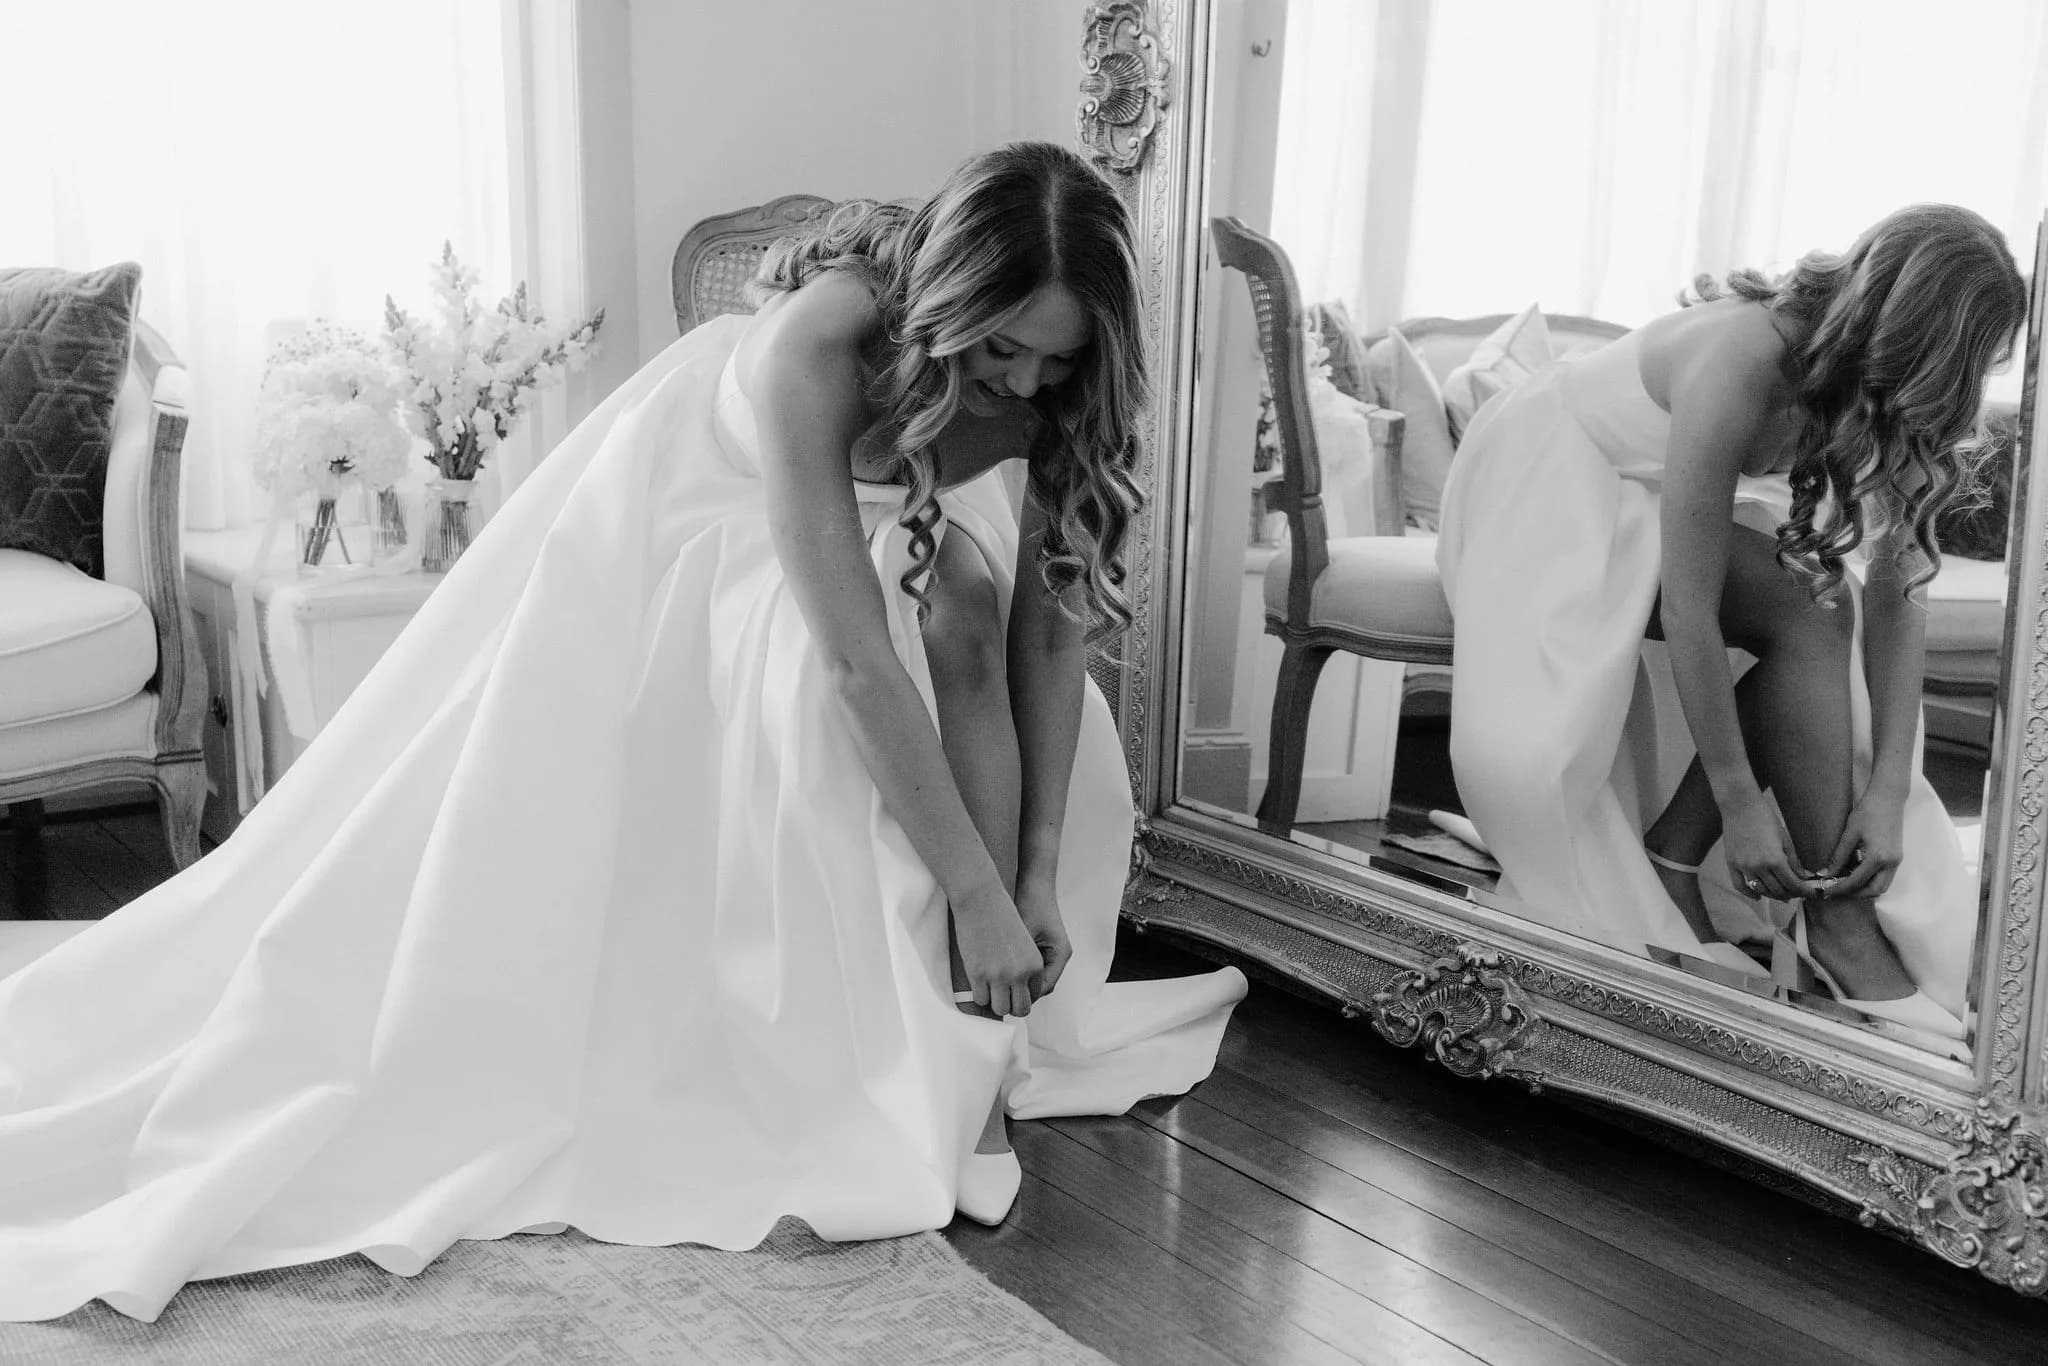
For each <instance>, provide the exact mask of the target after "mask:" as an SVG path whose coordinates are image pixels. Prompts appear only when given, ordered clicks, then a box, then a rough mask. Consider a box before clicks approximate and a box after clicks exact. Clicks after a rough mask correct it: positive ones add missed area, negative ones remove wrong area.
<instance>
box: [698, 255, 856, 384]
mask: <svg viewBox="0 0 2048 1366" xmlns="http://www.w3.org/2000/svg"><path fill="white" fill-rule="evenodd" d="M881 321H882V315H881V309H880V307H879V306H878V305H877V304H876V302H875V295H874V291H873V290H871V289H870V288H868V286H867V284H866V283H865V282H863V281H862V280H861V279H860V278H859V277H858V276H855V275H853V274H851V273H849V272H847V271H843V270H830V271H824V272H822V273H820V274H819V275H818V276H817V277H815V278H814V279H812V280H810V281H809V282H807V283H806V284H805V285H804V286H803V287H802V288H801V289H796V290H792V291H790V292H789V293H787V294H779V295H776V296H775V297H774V298H772V299H770V300H769V301H768V303H767V304H766V305H765V306H763V308H762V309H761V312H760V314H759V315H758V321H757V323H756V325H755V326H754V328H753V329H752V330H751V331H750V332H749V333H748V334H747V337H746V338H745V340H743V341H742V342H741V343H740V348H739V356H738V358H737V360H736V361H735V363H734V364H735V367H736V369H737V370H738V378H739V381H740V387H741V388H742V389H751V388H752V387H753V386H754V384H755V383H756V381H757V380H758V378H759V377H760V376H761V374H762V372H763V370H764V367H775V366H779V365H784V364H791V363H794V364H796V365H799V366H801V367H802V368H804V369H807V370H808V369H812V368H814V367H815V365H816V364H817V363H818V362H820V361H825V362H827V363H832V362H837V363H839V364H844V363H845V362H847V361H852V362H854V363H856V364H857V363H858V361H859V358H860V355H861V351H862V348H864V347H865V346H867V345H868V344H869V343H870V342H871V341H872V340H873V338H874V336H875V334H876V333H877V332H878V331H879V330H880V328H881ZM834 368H837V367H836V366H835V367H834Z"/></svg>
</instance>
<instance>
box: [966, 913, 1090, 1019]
mask: <svg viewBox="0 0 2048 1366" xmlns="http://www.w3.org/2000/svg"><path fill="white" fill-rule="evenodd" d="M953 934H954V938H955V939H956V940H957V941H958V943H959V945H960V963H961V966H962V967H964V968H965V969H966V970H967V984H968V985H969V986H970V987H972V988H973V989H974V1000H975V1004H977V1005H981V1006H986V1007H987V1008H988V1009H989V1010H990V1011H992V1012H993V1013H994V1014H995V1015H996V1016H997V1017H999V1018H1001V1017H1006V1016H1010V1015H1029V1014H1030V1013H1031V1002H1032V1000H1033V999H1034V997H1035V996H1036V995H1037V994H1039V993H1036V992H1034V991H1033V986H1034V985H1035V984H1036V983H1037V982H1038V980H1039V978H1040V975H1041V974H1042V973H1043V972H1044V971H1045V956H1044V955H1043V954H1042V953H1041V952H1040V951H1039V947H1038V942H1037V940H1036V939H1035V938H1034V935H1033V932H1032V931H1031V930H1028V929H1026V928H1025V925H1024V920H1023V917H1022V916H1021V915H1019V914H1018V910H1017V903H1016V902H1014V901H1012V900H1011V899H1010V898H1009V896H1008V895H1007V894H1005V893H1004V891H1003V889H1002V888H1001V887H1000V886H998V885H994V884H991V885H990V886H989V887H988V888H987V889H986V890H983V891H977V892H973V893H970V894H968V895H967V896H965V897H961V898H957V899H955V900H954V902H953ZM1062 937H1064V935H1063V936H1062Z"/></svg>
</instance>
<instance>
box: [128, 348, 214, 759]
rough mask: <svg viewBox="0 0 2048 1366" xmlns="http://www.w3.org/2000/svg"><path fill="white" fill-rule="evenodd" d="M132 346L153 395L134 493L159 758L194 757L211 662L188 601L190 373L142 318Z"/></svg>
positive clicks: (141, 375) (202, 723)
mask: <svg viewBox="0 0 2048 1366" xmlns="http://www.w3.org/2000/svg"><path fill="white" fill-rule="evenodd" d="M134 348H135V350H134V358H133V360H132V361H131V362H130V364H131V365H132V366H133V367H134V369H135V370H136V371H137V372H138V374H139V376H140V377H141V378H142V380H143V381H144V383H145V384H146V385H147V386H148V390H149V419H148V424H149V425H148V432H147V439H146V442H145V443H144V450H145V457H144V458H145V461H146V464H145V466H144V468H143V470H142V471H141V472H140V473H141V477H140V479H139V480H138V485H139V486H138V488H137V490H136V492H137V494H138V496H139V498H140V500H141V506H140V508H139V510H138V511H139V515H138V517H137V518H136V523H135V531H136V539H137V551H138V559H139V563H140V568H141V577H142V584H141V588H140V590H139V591H140V592H141V594H142V600H143V601H144V602H145V603H147V604H148V606H149V613H150V616H151V617H152V618H153V619H154V620H155V622H156V642H157V651H156V657H157V673H156V685H155V686H156V692H157V698H158V700H157V716H156V746H157V753H158V755H159V757H162V756H165V755H171V754H181V753H185V752H188V751H189V752H191V753H194V754H196V753H198V752H199V747H200V743H201V737H202V734H203V730H204V726H205V717H206V701H207V698H206V664H205V661H204V658H203V657H202V656H201V654H200V649H199V632H198V630H197V628H196V627H195V626H194V624H193V621H192V613H191V610H190V604H189V602H188V601H187V598H186V595H185V556H184V507H183V500H182V497H181V494H182V479H181V475H182V472H183V468H184V452H185V428H186V424H187V421H188V419H187V416H186V399H187V395H188V393H189V388H188V381H187V379H186V374H185V367H184V366H183V365H182V364H180V363H179V361H178V358H177V356H176V355H175V354H174V353H173V352H172V351H171V348H170V346H169V345H168V344H166V343H165V341H164V339H163V338H162V337H161V336H159V335H157V332H156V330H155V329H154V328H152V327H150V326H149V325H148V324H147V323H144V322H141V321H139V320H138V321H137V322H136V324H135V342H134Z"/></svg>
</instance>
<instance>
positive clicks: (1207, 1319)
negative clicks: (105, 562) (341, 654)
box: [0, 814, 2048, 1366]
mask: <svg viewBox="0 0 2048 1366" xmlns="http://www.w3.org/2000/svg"><path fill="white" fill-rule="evenodd" d="M39 842H40V847H41V855H40V857H39V858H30V859H26V860H24V859H23V858H22V857H21V856H20V855H19V853H18V852H17V850H16V849H15V848H14V844H15V841H14V840H13V839H11V838H10V837H9V836H7V835H6V834H4V833H0V918H5V917H8V916H12V915H16V914H19V913H20V910H21V906H20V902H19V898H20V896H21V892H22V886H23V882H24V876H23V875H24V871H25V864H26V865H34V864H40V874H39V876H40V879H41V881H42V882H43V884H44V890H43V895H44V896H46V897H47V909H48V911H49V912H50V913H51V914H55V915H59V916H63V917H66V918H83V917H96V916H98V915H102V914H104V913H106V912H107V911H109V910H111V909H113V908H114V907H115V906H117V905H119V904H121V903H122V902H123V901H125V900H127V899H128V898H130V897H133V896H135V895H136V894H138V893H139V892H141V891H142V890H144V889H146V888H147V887H149V886H151V885H153V883H154V882H155V881H156V880H157V879H158V878H160V877H162V876H163V875H164V874H165V873H166V872H167V871H168V867H169V864H168V861H167V859H166V858H165V856H164V854H163V852H162V839H161V835H160V834H159V833H158V831H157V829H156V825H155V820H154V818H153V817H152V816H149V815H147V814H125V815H116V816H109V817H104V818H101V819H97V820H71V821H66V820H60V819H57V818H54V817H53V818H52V820H51V823H50V824H49V825H48V826H47V827H46V828H45V829H44V830H43V832H42V835H41V837H40V841H39ZM26 871H27V872H28V873H29V874H30V875H32V876H36V875H38V874H36V869H35V868H34V867H28V868H27V869H26ZM1126 938H1127V942H1126V944H1125V945H1124V947H1123V949H1122V950H1121V951H1120V956H1119V966H1118V972H1119V975H1129V976H1155V975H1161V974H1167V973H1178V972H1186V971H1193V970H1199V969H1201V968H1203V967H1206V966H1207V965H1206V964H1204V963H1202V962H1200V961H1199V960H1196V959H1193V958H1190V957H1186V956H1183V955H1182V954H1181V953H1179V952H1178V951H1176V950H1175V949H1174V948H1173V947H1172V946H1170V945H1168V944H1164V943H1162V942H1159V941H1158V939H1157V937H1156V936H1127V937H1126ZM1013 1137H1014V1140H1015V1143H1016V1146H1017V1149H1018V1152H1019V1153H1020V1155H1021V1156H1022V1159H1023V1163H1024V1169H1025V1178H1024V1191H1023V1194H1022V1195H1021V1196H1020V1197H1019V1199H1018V1202H1017V1207H1016V1209H1015V1210H1014V1211H1013V1212H1012V1214H1011V1216H1010V1218H1009V1220H1008V1222H1006V1223H1005V1224H1004V1225H1003V1226H1002V1227H1001V1228H997V1229H984V1228H982V1227H980V1226H979V1225H975V1224H971V1223H968V1222H966V1221H964V1220H961V1221H957V1222H956V1223H955V1224H954V1225H953V1226H952V1227H950V1228H948V1229H947V1230H946V1236H947V1237H948V1238H949V1239H950V1240H951V1241H952V1243H953V1245H954V1246H955V1247H957V1248H959V1249H960V1251H961V1252H962V1253H963V1254H965V1255H966V1257H967V1258H968V1260H969V1261H971V1262H972V1263H973V1264H974V1265H975V1266H977V1267H979V1268H980V1269H981V1270H982V1271H983V1272H984V1273H985V1274H987V1275H988V1276H990V1277H991V1278H992V1279H993V1280H995V1281H996V1282H997V1283H998V1284H1000V1285H1002V1286H1003V1287H1005V1288H1006V1289H1008V1290H1010V1291H1011V1292H1012V1293H1014V1294H1016V1295H1018V1296H1020V1297H1022V1298H1023V1299H1025V1300H1026V1301H1028V1302H1030V1303H1031V1304H1033V1305H1035V1306H1036V1307H1037V1308H1038V1309H1039V1310H1040V1311H1041V1312H1043V1313H1045V1314H1046V1315H1047V1316H1048V1317H1050V1318H1051V1319H1052V1320H1053V1321H1054V1322H1055V1323H1057V1324H1059V1325H1060V1326H1061V1327H1062V1328H1064V1329H1066V1331H1068V1332H1069V1333H1071V1334H1073V1335H1074V1336H1075V1337H1077V1338H1079V1339H1080V1340H1081V1341H1083V1342H1086V1343H1088V1344H1089V1345H1091V1346H1093V1347H1095V1348H1096V1349H1097V1350H1099V1351H1101V1352H1102V1353H1103V1354H1104V1355H1106V1356H1108V1357H1110V1358H1111V1359H1112V1360H1115V1361H1118V1362H1123V1363H1151V1362H1157V1363H1162V1364H1164V1363H1171V1364H1172V1366H1182V1364H1183V1363H1204V1362H1243V1363H1254V1364H1256V1366H1269V1364H1270V1363H1285V1362H1373V1363H1391V1364H1395V1366H1406V1364H1407V1363H1431V1362H1460V1363H1471V1362H1492V1363H1501V1364H1502V1366H1538V1364H1541V1363H1551V1362H1624V1363H1637V1362H1640V1363H1645V1364H1646V1366H1652V1364H1654V1366H1666V1364H1667V1363H1671V1364H1674V1366H1675V1364H1681V1363H1692V1362H1740V1363H1744V1364H1745V1366H1778V1364H1779V1363H1795V1362H1815V1363H1851V1362H1875V1363H1885V1364H1886V1366H1929V1364H1931V1363H1965V1362H1987V1363H1989V1362H1996V1363H2030V1362H2048V1304H2044V1303H2042V1302H2038V1301H2029V1300H2023V1299H2021V1298H2019V1297H2018V1296H2015V1295H2013V1294H2011V1293H2009V1292H2006V1291H2001V1290H1998V1289H1995V1288H1993V1287H1991V1286H1990V1285H1988V1284H1987V1283H1985V1282H1983V1281H1981V1280H1980V1279H1978V1278H1977V1277H1975V1276H1974V1275H1970V1274H1967V1273H1964V1272H1960V1271H1956V1270H1954V1269H1952V1268H1950V1267H1948V1266H1946V1265H1944V1264H1942V1263H1941V1262H1939V1261H1937V1260H1936V1259H1935V1258H1933V1257H1931V1256H1928V1255H1927V1254H1925V1253H1922V1252H1919V1251H1917V1250H1915V1249H1912V1248H1909V1247H1906V1246H1904V1245H1901V1244H1898V1243H1895V1242H1893V1241H1891V1240H1889V1239H1887V1238H1885V1237H1883V1236H1881V1235H1879V1234H1876V1233H1873V1232H1870V1231H1867V1230H1864V1229H1861V1228H1858V1227H1857V1226H1856V1225H1855V1224H1854V1223H1852V1222H1849V1221H1848V1220H1845V1219H1842V1218H1839V1217H1837V1216H1835V1215H1833V1214H1829V1213H1825V1212H1823V1211H1821V1210H1818V1209H1814V1208H1810V1207H1808V1206H1807V1205H1804V1204H1802V1203H1800V1202H1799V1201H1797V1200H1795V1199H1793V1198H1791V1197H1789V1196H1787V1195H1785V1194H1782V1193H1779V1192H1776V1191H1773V1190H1769V1189H1766V1188H1765V1187H1763V1186H1762V1185H1759V1184H1757V1183H1755V1182H1752V1181H1750V1180H1746V1179H1744V1178H1742V1177H1740V1176H1737V1175H1734V1174H1732V1173H1730V1172H1728V1171H1724V1170H1721V1169H1719V1168H1718V1167H1716V1166H1713V1165H1709V1164H1708V1163H1707V1162H1704V1161H1702V1160H1700V1159H1698V1158H1696V1157H1692V1156H1687V1155H1684V1154H1681V1153H1679V1152H1676V1151H1673V1150H1672V1149H1671V1148H1668V1147H1666V1146H1665V1145H1664V1144H1663V1143H1660V1142H1655V1141H1652V1140H1650V1139H1648V1138H1646V1137H1643V1136H1640V1135H1638V1134H1636V1133H1634V1132H1630V1131H1628V1130H1627V1129H1625V1128H1623V1127H1620V1126H1619V1125H1617V1124H1615V1123H1610V1122H1608V1121H1607V1120H1605V1119H1603V1118H1600V1117H1597V1116H1595V1115H1591V1114H1588V1113H1585V1112H1582V1111H1580V1110H1578V1109H1576V1108H1574V1107H1572V1106H1570V1105H1568V1104H1566V1103H1564V1102H1562V1101H1560V1100H1555V1099H1550V1098H1547V1097H1538V1096H1532V1095H1530V1094H1528V1093H1527V1092H1526V1091H1524V1090H1522V1089H1521V1088H1519V1087H1518V1086H1515V1085H1513V1084H1511V1083H1505V1082H1485V1083H1480V1082H1468V1081H1459V1080H1457V1079H1456V1078H1453V1077H1452V1076H1450V1075H1449V1074H1448V1073H1446V1072H1444V1071H1443V1070H1442V1069H1440V1068H1437V1067H1435V1066H1434V1065H1433V1064H1429V1063H1425V1062H1424V1061H1423V1060H1422V1059H1421V1058H1420V1057H1419V1056H1418V1055H1416V1054H1414V1053H1412V1052H1403V1051H1401V1050H1398V1049H1395V1048H1392V1047H1391V1046H1389V1045H1387V1044H1385V1043H1384V1042H1382V1041H1380V1040H1379V1039H1378V1038H1377V1037H1376V1036H1375V1035H1373V1034H1372V1033H1371V1032H1370V1031H1369V1030H1368V1029H1367V1028H1365V1027H1364V1026H1363V1025H1359V1024H1355V1023H1350V1022H1347V1021H1344V1020H1342V1019H1340V1018H1339V1017H1338V1016H1337V1015H1336V1013H1335V1012H1334V1011H1332V1010H1330V1009H1328V1008H1327V1007H1325V1006H1322V1005H1320V1004H1317V1003H1312V1002H1307V1001H1302V1000H1297V999H1296V998H1294V997H1292V996H1290V995H1288V994H1286V993H1284V992H1282V991H1280V990H1278V989H1276V988H1274V987H1271V986H1267V985H1259V986H1255V987H1254V988H1253V991H1252V995H1251V997H1250V999H1249V1000H1247V1001H1246V1002H1245V1003H1244V1005H1243V1006H1241V1007H1240V1008H1239V1010H1238V1012H1237V1014H1236V1016H1235V1018H1234V1019H1233V1021H1232V1024H1231V1028H1230V1032H1229V1035H1228V1037H1227V1038H1226V1040H1225V1043H1224V1047H1223V1052H1222V1056H1221V1058H1220V1060H1219V1063H1218V1066H1217V1069H1216V1071H1215V1073H1214V1074H1213V1075H1212V1076H1211V1077H1210V1078H1209V1079H1208V1080H1207V1081H1205V1082H1203V1083H1202V1084H1201V1085H1199V1086H1197V1087H1196V1088H1195V1090H1194V1091H1193V1093H1192V1094H1190V1095H1188V1096H1186V1097H1182V1098H1177V1099H1173V1100H1157V1101H1147V1102H1145V1103H1143V1104H1141V1105H1139V1106H1138V1107H1137V1109H1136V1110H1135V1111H1134V1112H1133V1113H1132V1114H1130V1115H1127V1116H1122V1117H1118V1118H1114V1119H1074V1120H1053V1121H1034V1122H1029V1123H1020V1124H1017V1125H1015V1126H1014V1127H1013Z"/></svg>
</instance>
